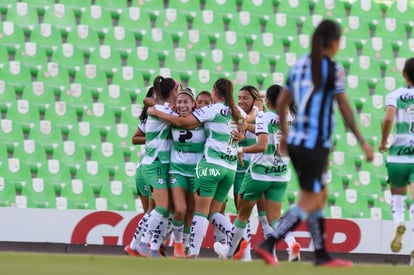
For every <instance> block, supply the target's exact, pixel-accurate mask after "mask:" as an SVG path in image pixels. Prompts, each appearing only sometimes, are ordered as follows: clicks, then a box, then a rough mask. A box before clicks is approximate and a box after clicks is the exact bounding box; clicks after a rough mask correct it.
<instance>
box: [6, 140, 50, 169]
mask: <svg viewBox="0 0 414 275" xmlns="http://www.w3.org/2000/svg"><path fill="white" fill-rule="evenodd" d="M13 157H14V158H18V159H20V161H22V162H24V163H26V164H27V165H28V166H29V167H30V171H31V172H32V173H36V172H37V170H38V169H39V167H40V166H41V165H42V164H43V163H45V162H46V160H47V156H46V150H45V148H44V147H43V146H42V144H41V143H40V142H38V141H37V140H33V139H25V140H22V141H19V142H18V143H17V145H16V147H15V148H14V150H13Z"/></svg>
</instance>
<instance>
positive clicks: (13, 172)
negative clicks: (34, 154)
mask: <svg viewBox="0 0 414 275" xmlns="http://www.w3.org/2000/svg"><path fill="white" fill-rule="evenodd" d="M0 170H1V175H2V177H4V178H5V179H7V182H8V183H9V184H12V185H13V186H14V188H15V190H16V194H20V193H21V192H22V189H23V186H25V185H26V184H27V182H28V181H29V180H30V179H31V178H32V173H31V172H30V167H29V166H28V165H27V164H26V163H24V162H23V161H22V160H20V159H18V158H9V159H8V162H7V163H5V164H3V165H2V166H0Z"/></svg>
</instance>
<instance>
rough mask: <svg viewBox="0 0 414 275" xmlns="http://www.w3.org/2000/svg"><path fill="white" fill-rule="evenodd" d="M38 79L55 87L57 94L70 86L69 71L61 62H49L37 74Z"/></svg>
mask: <svg viewBox="0 0 414 275" xmlns="http://www.w3.org/2000/svg"><path fill="white" fill-rule="evenodd" d="M37 81H40V82H43V83H44V85H46V86H49V87H51V88H52V89H53V91H54V93H55V95H60V94H61V93H62V92H63V91H65V90H66V89H67V88H68V87H69V83H70V77H69V73H68V71H67V70H66V69H65V68H64V67H63V65H61V64H60V63H55V62H49V63H47V66H45V67H42V69H41V70H40V71H39V73H38V74H37Z"/></svg>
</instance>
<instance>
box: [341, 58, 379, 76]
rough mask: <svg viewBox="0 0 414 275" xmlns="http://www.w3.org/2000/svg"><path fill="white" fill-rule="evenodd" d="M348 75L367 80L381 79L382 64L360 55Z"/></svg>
mask: <svg viewBox="0 0 414 275" xmlns="http://www.w3.org/2000/svg"><path fill="white" fill-rule="evenodd" d="M348 74H349V75H358V76H363V77H365V78H373V77H374V78H375V77H381V67H380V63H379V62H376V61H375V60H374V58H372V57H371V56H369V55H360V56H359V57H358V58H357V59H356V60H355V62H353V63H352V64H351V66H350V67H349V71H348Z"/></svg>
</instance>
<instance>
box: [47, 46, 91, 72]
mask: <svg viewBox="0 0 414 275" xmlns="http://www.w3.org/2000/svg"><path fill="white" fill-rule="evenodd" d="M51 61H52V62H54V63H58V64H60V65H61V66H62V68H65V69H66V70H67V71H68V73H69V75H70V76H72V77H74V76H75V74H76V72H77V71H79V69H80V67H81V66H83V64H84V56H83V51H82V50H81V49H79V48H77V47H76V46H74V45H73V44H70V43H62V44H60V45H59V46H58V47H57V48H56V50H55V51H53V54H52V57H51Z"/></svg>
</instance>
